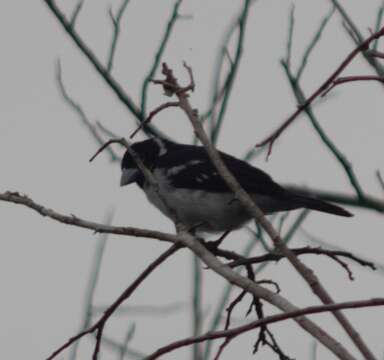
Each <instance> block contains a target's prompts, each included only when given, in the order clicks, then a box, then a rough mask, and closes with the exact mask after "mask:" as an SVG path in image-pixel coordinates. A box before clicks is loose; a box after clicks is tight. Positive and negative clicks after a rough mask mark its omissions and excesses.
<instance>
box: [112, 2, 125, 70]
mask: <svg viewBox="0 0 384 360" xmlns="http://www.w3.org/2000/svg"><path fill="white" fill-rule="evenodd" d="M128 3H129V0H122V3H121V5H120V8H119V10H118V11H117V14H116V16H115V15H113V12H112V8H110V9H109V12H108V13H109V17H110V19H111V22H112V25H113V35H112V41H111V46H110V49H109V54H108V61H107V72H108V73H110V72H111V71H112V67H113V60H114V57H115V52H116V47H117V42H118V40H119V35H120V24H121V20H122V18H123V15H124V12H125V9H126V8H127V6H128Z"/></svg>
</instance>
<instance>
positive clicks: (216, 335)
mask: <svg viewBox="0 0 384 360" xmlns="http://www.w3.org/2000/svg"><path fill="white" fill-rule="evenodd" d="M383 305H384V299H382V298H376V299H370V300H360V301H348V302H342V303H336V304H331V305H319V306H309V307H307V308H304V309H297V310H295V311H291V312H287V313H283V314H277V315H271V316H268V317H265V318H263V319H260V320H256V321H253V322H251V323H249V324H246V325H242V326H239V327H236V328H232V329H229V330H222V331H212V332H208V333H206V334H204V335H201V336H197V337H190V338H186V339H182V340H178V341H175V342H173V343H170V344H168V345H166V346H164V347H161V348H160V349H158V350H157V351H156V352H154V353H153V354H151V355H149V356H147V357H146V358H145V359H144V360H155V359H157V358H159V357H160V356H162V355H164V354H167V353H169V352H171V351H174V350H176V349H179V348H181V347H184V346H188V345H192V344H195V343H199V342H203V341H208V340H215V339H221V338H225V339H231V338H233V337H235V336H238V335H240V334H243V333H245V332H248V331H251V330H254V329H256V328H258V327H260V326H262V325H267V324H273V323H276V322H280V321H284V320H288V319H295V318H296V317H298V316H303V315H309V314H318V313H324V312H334V311H337V310H341V309H357V308H366V307H373V306H383Z"/></svg>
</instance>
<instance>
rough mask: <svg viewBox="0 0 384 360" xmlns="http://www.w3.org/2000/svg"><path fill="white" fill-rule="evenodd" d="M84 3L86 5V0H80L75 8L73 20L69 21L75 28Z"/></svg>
mask: <svg viewBox="0 0 384 360" xmlns="http://www.w3.org/2000/svg"><path fill="white" fill-rule="evenodd" d="M83 5H84V0H79V2H78V3H77V4H76V6H75V8H74V10H73V13H72V16H71V18H70V19H71V20H70V22H69V23H70V24H71V27H72V28H74V27H75V25H76V21H77V18H78V16H79V14H80V11H81V9H82V7H83Z"/></svg>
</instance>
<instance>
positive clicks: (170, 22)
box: [141, 0, 182, 118]
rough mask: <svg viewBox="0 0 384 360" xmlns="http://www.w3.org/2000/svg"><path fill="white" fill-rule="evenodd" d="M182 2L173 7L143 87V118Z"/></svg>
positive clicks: (179, 1) (177, 1)
mask: <svg viewBox="0 0 384 360" xmlns="http://www.w3.org/2000/svg"><path fill="white" fill-rule="evenodd" d="M181 2H182V0H176V2H175V5H174V6H173V10H172V13H171V16H170V18H169V20H168V23H167V26H166V29H165V32H164V35H163V37H162V39H161V41H160V45H159V48H158V49H157V51H156V54H155V56H154V60H153V63H152V66H151V68H150V70H149V71H148V74H147V75H146V77H145V79H144V81H143V85H142V88H141V112H142V114H143V117H144V118H145V117H146V112H147V92H148V85H149V83H150V81H151V80H152V78H153V76H154V75H155V73H156V71H157V69H158V68H159V64H160V62H161V58H162V56H163V54H164V51H165V48H166V46H167V44H168V41H169V39H170V37H171V34H172V31H173V28H174V26H175V23H176V20H177V19H179V18H180V16H179V7H180V5H181Z"/></svg>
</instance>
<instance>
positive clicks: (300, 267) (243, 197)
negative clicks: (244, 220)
mask: <svg viewBox="0 0 384 360" xmlns="http://www.w3.org/2000/svg"><path fill="white" fill-rule="evenodd" d="M383 34H384V28H383ZM163 74H164V75H165V77H166V81H167V83H166V84H167V86H169V85H171V86H172V87H173V89H174V93H175V94H176V95H177V97H178V99H179V101H180V107H181V108H182V109H183V110H184V112H185V113H186V115H187V117H188V119H189V120H190V122H191V124H192V126H193V128H194V131H195V133H196V135H197V136H198V138H199V139H200V141H201V142H202V143H203V145H204V147H205V149H206V151H207V154H208V155H209V158H210V160H211V161H212V163H213V165H214V166H215V168H216V169H217V171H218V173H219V174H220V175H221V176H222V178H223V180H224V181H225V182H226V184H227V185H228V187H229V188H230V189H231V190H232V191H233V193H234V195H235V197H236V198H237V199H238V200H239V201H240V202H241V204H242V205H243V206H244V207H245V208H246V210H247V211H248V212H249V213H250V214H251V215H252V216H253V217H254V219H255V220H256V221H257V222H258V223H260V225H261V226H262V227H263V228H264V230H265V231H266V232H267V233H268V235H269V236H270V238H271V240H272V241H273V243H274V245H275V247H276V249H278V250H279V251H281V252H282V253H283V254H284V255H285V256H286V257H287V258H288V259H289V261H290V262H291V263H292V265H293V266H294V267H295V269H296V270H297V271H298V272H299V273H300V275H301V276H302V277H303V278H304V279H305V280H306V282H307V283H308V285H309V286H310V287H311V289H312V290H313V291H314V293H315V294H316V295H317V296H318V297H319V298H320V299H321V300H322V301H323V302H324V303H327V304H330V303H332V302H333V301H332V299H331V297H330V295H329V294H328V293H327V292H326V290H325V289H324V288H323V287H322V285H321V284H320V282H319V279H318V278H317V277H316V275H315V274H314V273H313V271H311V270H310V269H308V268H307V267H306V266H305V265H304V264H303V263H302V262H301V261H300V260H299V259H298V258H297V257H296V256H295V255H294V254H293V253H292V252H291V251H290V250H289V249H288V248H287V246H286V245H285V244H284V243H283V241H282V239H281V238H280V236H279V234H278V233H277V232H276V231H275V229H274V228H273V227H272V225H271V223H270V222H269V221H268V220H267V219H266V217H265V216H264V214H263V212H262V211H261V210H260V208H258V207H257V205H256V204H255V203H254V202H253V200H252V199H251V198H250V196H249V195H248V194H247V192H246V191H245V190H244V189H243V188H242V187H241V186H240V184H239V183H238V182H237V180H236V178H235V177H234V176H233V175H232V174H231V173H230V171H229V170H228V168H227V167H226V166H225V164H224V162H223V161H222V160H221V158H220V155H219V153H218V152H217V151H216V149H215V148H214V147H213V145H212V144H211V142H210V141H209V139H208V137H207V135H206V133H205V131H204V129H203V127H202V125H201V123H200V121H199V119H198V115H197V111H196V110H194V109H193V108H192V107H191V105H190V103H189V100H188V95H187V94H185V93H183V92H178V91H177V89H182V88H180V86H179V85H178V83H177V81H176V79H175V78H174V76H173V74H172V71H170V69H169V68H168V66H167V65H166V64H163ZM172 78H173V79H175V80H174V82H173V83H171V84H169V81H170V79H172ZM163 86H164V84H163ZM335 316H336V318H337V319H338V321H339V322H340V323H341V325H342V326H343V327H344V329H345V330H346V331H347V333H348V334H349V336H350V337H351V339H352V340H353V341H354V342H355V343H356V345H357V346H358V348H359V349H363V350H364V352H366V353H369V350H368V349H367V348H366V345H365V344H364V343H363V341H362V339H361V338H360V336H359V334H358V333H357V332H356V330H354V329H353V328H352V326H351V325H350V324H349V322H348V320H347V319H346V318H345V317H344V316H343V315H342V314H341V313H340V312H335ZM347 356H349V354H348V355H347ZM370 359H374V357H373V356H372V357H370Z"/></svg>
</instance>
